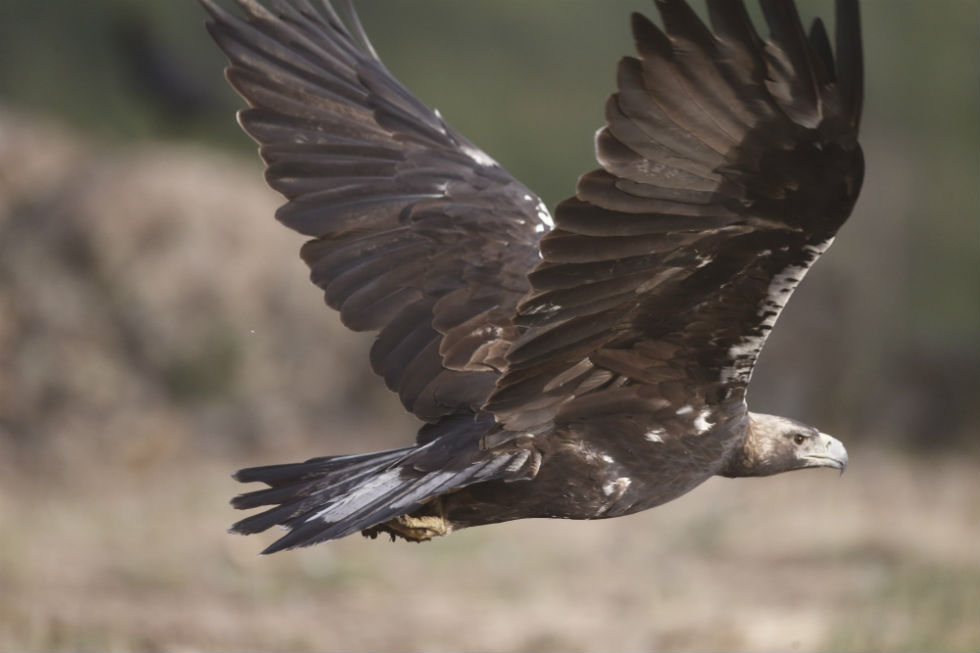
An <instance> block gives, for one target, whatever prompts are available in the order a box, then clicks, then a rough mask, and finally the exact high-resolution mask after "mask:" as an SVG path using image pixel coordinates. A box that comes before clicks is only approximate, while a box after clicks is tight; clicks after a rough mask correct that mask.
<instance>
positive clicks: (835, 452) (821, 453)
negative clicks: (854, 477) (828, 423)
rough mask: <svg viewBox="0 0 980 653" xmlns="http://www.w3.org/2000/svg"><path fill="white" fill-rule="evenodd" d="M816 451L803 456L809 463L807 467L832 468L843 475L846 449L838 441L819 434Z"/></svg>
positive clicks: (845, 464) (845, 465)
mask: <svg viewBox="0 0 980 653" xmlns="http://www.w3.org/2000/svg"><path fill="white" fill-rule="evenodd" d="M816 449H817V451H816V452H814V453H810V454H807V455H806V456H804V458H806V459H807V461H809V462H810V464H809V465H807V466H808V467H833V468H834V469H839V470H840V473H841V474H843V473H844V469H845V468H846V467H847V449H845V448H844V445H843V444H842V443H841V441H840V440H838V439H837V438H834V437H831V436H829V435H827V434H826V433H821V434H820V441H819V444H818V445H817V446H816Z"/></svg>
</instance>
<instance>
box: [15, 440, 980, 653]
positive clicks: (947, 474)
mask: <svg viewBox="0 0 980 653" xmlns="http://www.w3.org/2000/svg"><path fill="white" fill-rule="evenodd" d="M854 453H855V455H854V456H853V462H852V466H851V467H850V468H849V469H848V472H847V474H846V475H845V476H843V477H842V478H839V479H838V478H837V477H835V476H834V475H833V474H832V473H830V472H804V473H796V474H789V475H785V476H783V477H775V478H770V479H763V480H736V481H732V480H724V479H717V480H712V481H710V482H709V483H707V484H706V485H704V486H703V487H701V488H698V489H697V490H695V491H694V492H692V493H691V494H689V495H688V496H687V497H684V498H682V499H680V500H678V501H675V502H673V503H671V504H668V505H666V506H662V507H660V508H658V509H656V510H654V511H649V512H647V513H643V514H640V515H636V516H633V517H628V518H623V519H619V520H610V521H607V522H583V523H573V522H558V521H527V522H519V523H514V524H506V525H499V526H492V527H484V528H479V529H473V530H470V531H463V532H460V533H457V534H454V535H452V536H450V537H448V538H444V539H442V540H439V541H435V542H432V543H429V544H423V545H413V544H407V543H402V542H399V543H394V544H392V543H389V542H387V541H386V540H377V541H370V540H365V539H363V538H361V537H351V538H348V539H346V540H343V541H340V542H336V543H331V544H327V545H321V546H318V547H314V548H312V549H307V550H302V551H297V552H287V553H281V554H276V555H274V556H270V557H262V556H257V555H256V554H257V552H258V551H259V550H261V548H262V547H263V543H268V542H269V541H271V539H272V537H274V534H265V536H257V537H251V538H244V537H239V536H232V535H228V534H226V533H225V532H224V527H225V526H226V525H227V524H228V523H229V522H230V521H232V520H233V519H234V518H235V517H236V516H237V515H236V514H234V511H232V510H231V509H230V508H229V507H227V504H226V500H227V498H228V497H229V496H231V495H232V494H233V493H235V492H237V491H238V490H239V488H238V487H236V484H235V483H234V482H233V481H231V480H230V479H229V478H228V476H227V472H228V471H229V462H228V461H226V460H216V459H208V458H204V459H196V460H195V459H193V458H190V457H188V458H184V457H182V456H180V455H178V456H171V457H166V458H165V459H163V460H158V461H155V462H151V463H148V464H146V465H144V466H133V465H131V464H127V465H122V464H119V463H118V461H116V462H115V463H114V462H113V460H112V459H111V457H110V458H109V459H108V460H107V461H105V462H102V463H95V462H94V461H86V462H85V464H74V465H70V466H69V465H65V467H64V468H63V469H49V470H47V471H46V472H45V473H43V474H39V473H37V472H36V471H35V472H33V473H26V472H24V471H23V470H21V469H10V468H9V467H10V465H9V464H8V465H6V467H7V468H6V469H2V470H0V471H2V472H3V473H2V475H0V523H2V524H3V528H2V530H0V543H2V545H0V584H2V586H3V588H4V591H3V592H2V593H0V649H3V650H15V649H16V650H95V649H102V650H173V651H180V650H328V651H341V650H381V651H396V650H429V651H439V650H447V651H448V650H467V651H476V650H488V651H494V650H500V651H503V650H526V651H547V650H571V651H591V650H623V651H642V650H661V649H670V650H719V649H743V650H753V651H766V650H794V651H797V650H798V651H812V650H976V649H977V648H978V646H980V621H978V614H980V587H978V574H977V572H978V560H977V557H978V550H980V547H978V539H980V477H978V475H977V473H976V466H975V461H972V460H952V459H946V460H933V461H925V462H923V461H913V460H910V459H906V458H902V457H897V456H894V455H886V454H882V453H880V452H875V451H857V452H854ZM76 462H78V461H76ZM241 462H242V463H250V462H256V461H241Z"/></svg>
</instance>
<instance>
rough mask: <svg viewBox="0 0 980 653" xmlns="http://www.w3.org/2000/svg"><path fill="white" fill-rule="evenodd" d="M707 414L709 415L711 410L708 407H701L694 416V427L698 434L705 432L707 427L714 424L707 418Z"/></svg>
mask: <svg viewBox="0 0 980 653" xmlns="http://www.w3.org/2000/svg"><path fill="white" fill-rule="evenodd" d="M709 415H711V410H710V409H708V408H702V409H701V412H700V413H698V416H697V417H696V418H694V429H695V431H697V434H698V435H701V434H702V433H705V432H707V431H708V429H710V428H711V427H712V426H714V425H715V423H714V422H712V421H710V420H709V419H708V416H709Z"/></svg>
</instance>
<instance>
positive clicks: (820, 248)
mask: <svg viewBox="0 0 980 653" xmlns="http://www.w3.org/2000/svg"><path fill="white" fill-rule="evenodd" d="M833 242H834V239H833V238H830V239H828V240H826V241H824V242H822V243H820V244H818V245H807V246H806V247H804V248H803V252H804V254H805V255H806V258H805V259H804V261H803V264H802V265H790V266H788V267H787V268H786V269H784V270H783V271H782V272H780V273H779V274H777V275H776V276H774V277H773V278H772V281H771V282H769V288H768V289H767V291H766V299H765V300H763V302H762V305H761V307H760V309H759V316H760V317H762V318H763V319H762V321H761V322H760V323H759V326H758V327H757V329H758V333H755V334H753V335H750V336H746V337H745V338H743V339H742V340H741V341H739V342H737V343H735V344H734V345H732V346H731V347H729V349H728V357H729V358H730V359H731V360H732V365H730V366H728V367H726V368H724V369H722V371H721V381H722V383H728V382H729V381H732V380H736V381H740V382H743V383H748V382H749V380H750V379H751V378H752V369H753V367H754V366H755V360H756V358H757V357H758V356H759V352H760V351H762V346H763V345H764V344H766V338H767V337H768V336H769V332H770V331H771V330H772V327H773V325H774V324H776V318H778V317H779V314H780V313H781V312H782V310H783V307H784V306H786V302H787V301H789V296H790V295H792V294H793V290H794V289H795V288H796V286H798V285H799V284H800V281H802V280H803V277H804V276H806V273H807V272H808V271H809V270H810V267H811V266H812V265H813V263H814V261H816V260H817V259H818V258H819V257H820V255H821V254H823V253H824V252H825V251H827V248H828V247H830V246H831V244H833ZM782 249H785V248H782Z"/></svg>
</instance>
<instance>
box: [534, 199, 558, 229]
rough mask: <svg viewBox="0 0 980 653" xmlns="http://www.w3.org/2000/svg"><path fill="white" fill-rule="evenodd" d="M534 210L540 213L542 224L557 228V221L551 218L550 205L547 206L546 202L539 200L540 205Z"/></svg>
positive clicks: (549, 227)
mask: <svg viewBox="0 0 980 653" xmlns="http://www.w3.org/2000/svg"><path fill="white" fill-rule="evenodd" d="M534 210H535V212H536V213H537V214H538V220H540V221H541V224H543V225H544V226H546V227H547V228H548V229H554V228H555V221H554V220H553V219H552V218H551V213H549V212H548V207H547V206H545V204H544V202H542V201H541V200H538V205H537V206H536V207H534Z"/></svg>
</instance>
